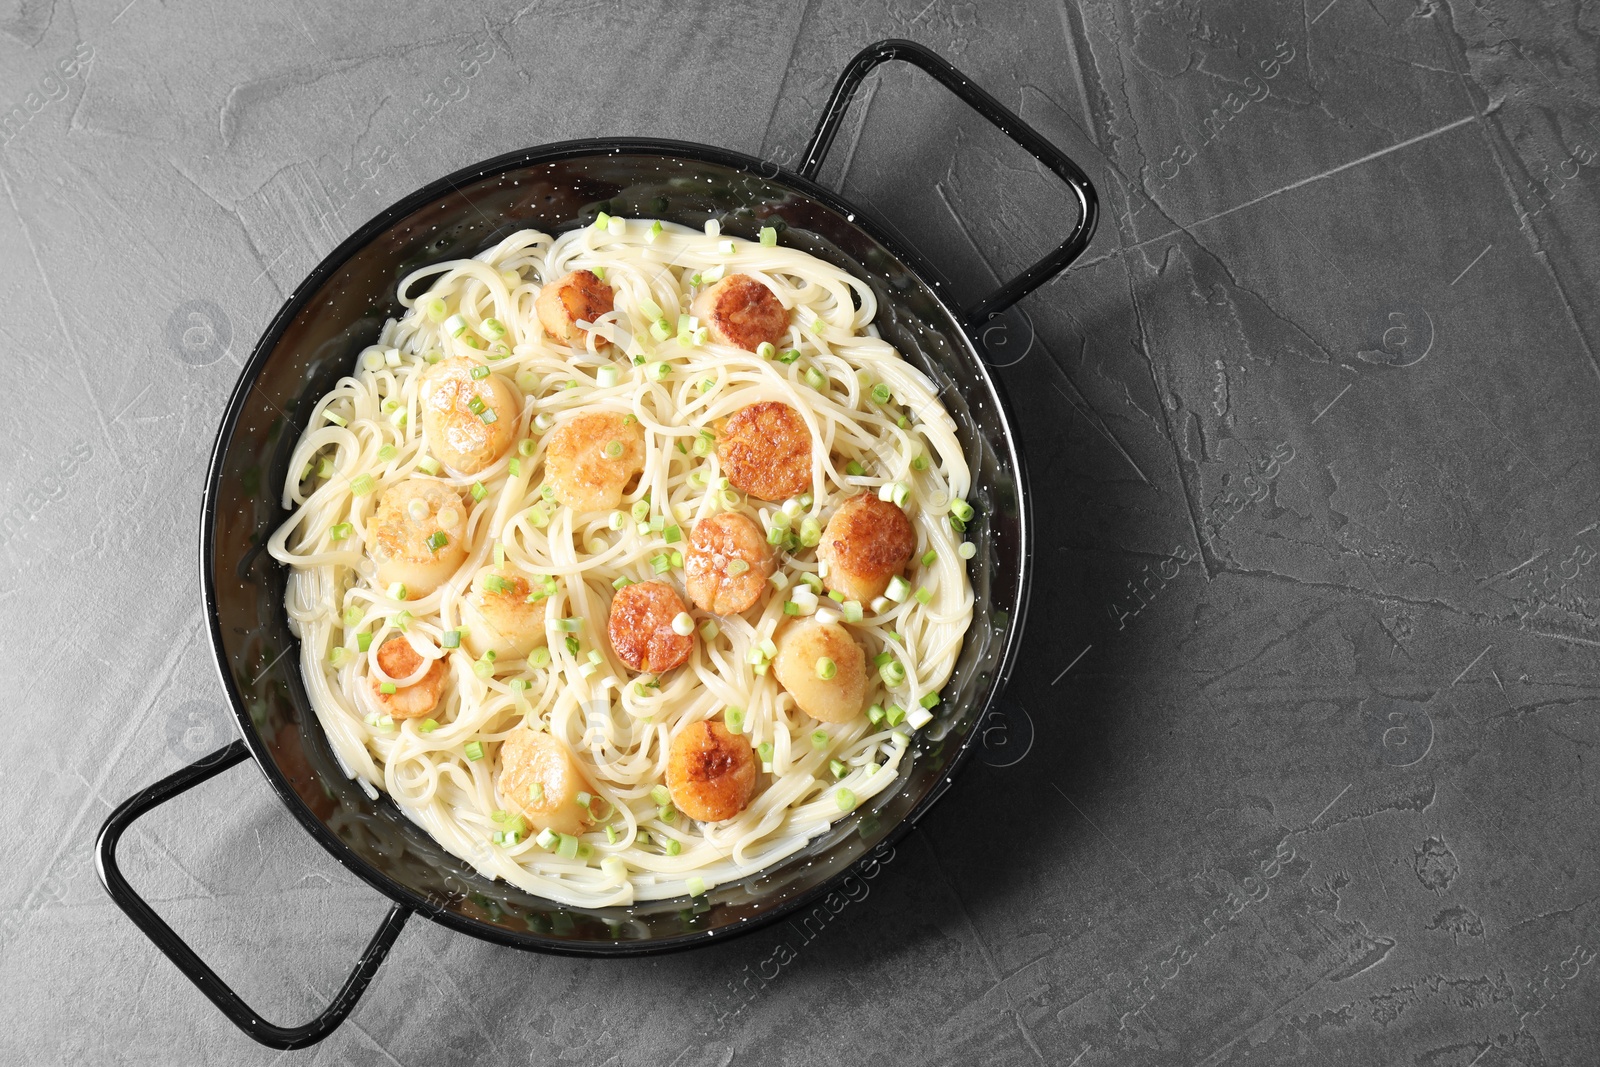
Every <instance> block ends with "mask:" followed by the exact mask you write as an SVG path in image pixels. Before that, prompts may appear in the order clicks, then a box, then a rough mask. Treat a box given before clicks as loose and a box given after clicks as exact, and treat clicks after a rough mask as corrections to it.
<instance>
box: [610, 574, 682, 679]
mask: <svg viewBox="0 0 1600 1067" xmlns="http://www.w3.org/2000/svg"><path fill="white" fill-rule="evenodd" d="M679 615H683V616H686V617H687V616H688V609H687V608H685V607H684V606H683V601H682V599H680V598H679V596H678V594H677V593H675V592H673V589H672V586H670V585H668V584H667V583H666V582H639V583H638V584H636V585H625V586H623V587H622V588H621V589H619V590H617V595H616V596H614V597H612V598H611V614H610V617H609V618H607V620H606V630H607V632H608V633H609V634H610V635H611V647H612V648H614V649H616V652H617V655H618V656H619V657H620V658H621V659H622V662H624V663H626V664H627V665H628V666H630V667H632V668H633V669H634V670H636V671H654V672H656V673H660V672H662V671H670V670H672V669H673V668H674V667H679V666H682V665H683V662H684V661H685V660H687V659H688V658H689V653H690V652H691V651H692V650H693V649H694V629H693V627H692V625H691V627H690V629H689V632H688V633H687V634H680V633H678V632H677V630H675V629H673V623H674V622H675V621H676V620H677V618H678V616H679Z"/></svg>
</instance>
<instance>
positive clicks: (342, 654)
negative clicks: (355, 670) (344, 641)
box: [328, 645, 350, 670]
mask: <svg viewBox="0 0 1600 1067" xmlns="http://www.w3.org/2000/svg"><path fill="white" fill-rule="evenodd" d="M349 658H350V650H349V649H347V648H345V647H344V646H343V645H334V646H333V648H332V649H331V650H329V652H328V663H329V664H331V665H332V666H333V669H334V670H338V669H339V668H340V667H343V666H344V665H345V662H346V661H347V660H348V659H349Z"/></svg>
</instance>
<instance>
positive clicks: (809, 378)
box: [805, 367, 828, 389]
mask: <svg viewBox="0 0 1600 1067" xmlns="http://www.w3.org/2000/svg"><path fill="white" fill-rule="evenodd" d="M805 378H806V384H807V385H809V386H811V388H813V389H823V388H825V387H826V386H827V384H828V376H827V375H826V374H823V373H822V372H821V371H820V370H818V369H817V368H815V367H807V368H806V375H805Z"/></svg>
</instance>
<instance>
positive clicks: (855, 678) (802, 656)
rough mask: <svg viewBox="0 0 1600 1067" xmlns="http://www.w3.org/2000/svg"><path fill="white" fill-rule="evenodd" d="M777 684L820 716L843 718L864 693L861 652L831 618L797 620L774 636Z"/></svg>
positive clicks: (854, 712)
mask: <svg viewBox="0 0 1600 1067" xmlns="http://www.w3.org/2000/svg"><path fill="white" fill-rule="evenodd" d="M772 671H773V673H774V674H776V675H777V676H778V684H779V685H781V686H783V688H784V689H786V690H787V691H788V693H789V695H790V696H792V697H794V702H795V703H796V704H798V705H799V706H800V710H801V711H803V712H805V713H806V714H807V715H809V716H811V717H812V718H813V719H817V720H819V721H821V722H849V721H850V720H851V719H853V718H855V717H856V716H857V715H859V714H861V705H862V704H863V703H864V702H865V700H866V696H867V654H866V653H865V652H863V651H862V650H861V646H860V645H858V644H857V643H856V640H855V638H853V637H851V636H850V631H849V630H846V629H845V628H844V627H843V626H841V625H839V624H838V623H836V622H801V623H796V624H795V625H793V626H790V627H788V628H787V629H785V630H784V631H783V633H782V634H780V635H779V636H778V655H777V657H776V658H775V659H773V661H772Z"/></svg>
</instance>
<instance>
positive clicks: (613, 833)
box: [606, 222, 661, 881]
mask: <svg viewBox="0 0 1600 1067" xmlns="http://www.w3.org/2000/svg"><path fill="white" fill-rule="evenodd" d="M656 225H657V226H659V225H661V224H660V223H659V222H658V223H656ZM620 836H621V835H620V834H618V833H617V828H616V826H615V825H613V824H611V823H606V844H608V845H614V844H616V843H617V838H618V837H620ZM609 859H618V857H616V856H611V857H609ZM619 862H620V861H619ZM619 881H620V879H619Z"/></svg>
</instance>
